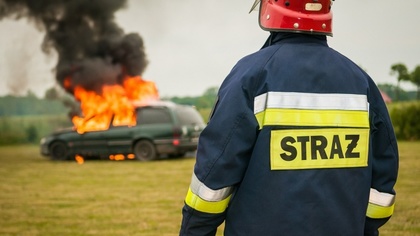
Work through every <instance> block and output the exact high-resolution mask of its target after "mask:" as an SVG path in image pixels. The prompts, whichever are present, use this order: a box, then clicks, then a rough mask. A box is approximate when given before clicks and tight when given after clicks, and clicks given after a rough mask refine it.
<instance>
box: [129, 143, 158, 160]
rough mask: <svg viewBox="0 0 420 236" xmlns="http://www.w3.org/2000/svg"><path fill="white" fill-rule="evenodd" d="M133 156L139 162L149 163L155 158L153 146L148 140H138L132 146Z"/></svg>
mask: <svg viewBox="0 0 420 236" xmlns="http://www.w3.org/2000/svg"><path fill="white" fill-rule="evenodd" d="M134 155H135V156H136V159H137V160H139V161H151V160H155V159H156V158H157V153H156V148H155V145H154V144H153V143H152V142H150V141H148V140H140V141H138V142H137V143H136V144H135V145H134Z"/></svg>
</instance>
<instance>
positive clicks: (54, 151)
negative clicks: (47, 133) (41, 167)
mask: <svg viewBox="0 0 420 236" xmlns="http://www.w3.org/2000/svg"><path fill="white" fill-rule="evenodd" d="M50 153H51V158H52V159H53V160H60V161H64V160H67V159H68V155H69V153H68V149H67V145H66V144H65V143H63V142H55V143H53V144H51V146H50Z"/></svg>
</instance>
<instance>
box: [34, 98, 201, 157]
mask: <svg viewBox="0 0 420 236" xmlns="http://www.w3.org/2000/svg"><path fill="white" fill-rule="evenodd" d="M136 119H137V124H136V125H135V126H112V125H110V127H109V129H107V130H101V131H90V132H85V133H83V134H79V133H78V132H76V131H75V130H74V129H73V128H69V129H65V130H60V131H56V132H54V133H52V134H50V135H48V136H46V137H44V138H42V139H41V142H40V148H41V154H42V155H44V156H46V157H49V158H51V159H53V160H70V159H73V158H74V157H75V156H76V155H80V156H82V157H83V158H84V159H90V158H101V159H108V158H109V156H110V155H117V154H122V155H125V156H128V155H130V154H134V156H135V158H136V159H137V160H140V161H150V160H155V159H158V158H160V157H161V156H163V155H167V156H168V157H179V156H184V155H185V153H187V152H190V151H195V150H196V149H197V144H198V138H199V135H200V133H201V131H202V130H203V128H204V126H205V124H204V122H203V119H202V117H201V115H200V114H199V113H198V111H197V110H196V109H195V108H194V107H192V106H187V105H180V104H175V103H172V102H154V103H148V104H147V105H139V106H136Z"/></svg>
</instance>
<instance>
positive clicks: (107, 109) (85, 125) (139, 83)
mask: <svg viewBox="0 0 420 236" xmlns="http://www.w3.org/2000/svg"><path fill="white" fill-rule="evenodd" d="M64 82H65V83H64V84H65V85H66V86H71V79H70V78H66V80H65V81H64ZM73 92H74V97H75V98H76V99H77V100H78V101H80V106H81V110H82V113H83V116H74V117H73V118H72V122H73V124H74V128H75V129H76V130H77V132H78V133H80V134H83V133H85V132H87V131H98V130H107V129H108V128H109V126H110V123H111V120H112V125H113V126H123V125H124V126H125V125H127V126H134V125H136V114H135V107H134V105H133V102H134V101H140V102H145V101H151V100H158V99H159V93H158V90H157V88H156V86H155V83H153V82H151V81H145V80H143V79H142V78H141V77H140V76H134V77H126V78H125V79H124V82H123V85H118V84H115V85H103V86H102V91H101V93H100V94H98V93H96V92H94V91H88V90H86V89H84V88H83V87H81V86H75V87H74V88H73Z"/></svg>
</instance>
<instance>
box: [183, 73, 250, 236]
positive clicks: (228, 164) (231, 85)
mask: <svg viewBox="0 0 420 236" xmlns="http://www.w3.org/2000/svg"><path fill="white" fill-rule="evenodd" d="M244 73H245V72H243V70H236V69H235V68H234V69H233V71H232V72H231V73H230V74H229V75H228V77H227V78H226V79H225V81H224V82H223V84H222V86H221V88H220V90H219V94H218V101H217V102H216V105H215V107H214V109H213V112H212V117H211V118H210V120H209V123H208V124H207V126H206V128H205V129H204V130H203V132H202V133H201V135H200V138H199V144H198V149H197V157H196V163H195V166H194V172H193V175H192V179H191V184H190V187H189V189H188V193H187V196H186V198H185V205H184V207H183V219H182V225H181V231H180V235H215V233H216V230H217V227H218V226H219V225H220V224H222V223H223V221H224V219H225V213H226V209H227V208H228V205H229V201H230V200H231V198H232V196H233V194H234V191H235V187H236V186H237V185H238V184H239V183H240V182H241V181H242V178H243V175H244V173H245V170H246V169H247V165H248V162H249V159H250V157H251V152H252V149H253V146H254V142H255V139H256V137H257V133H258V123H257V120H256V118H255V115H254V111H253V99H254V97H253V95H250V94H249V92H248V91H247V89H246V87H248V86H247V85H245V84H244V80H246V79H245V77H247V76H246V75H244Z"/></svg>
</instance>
